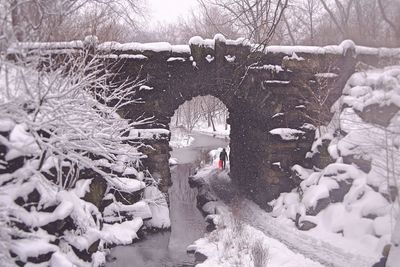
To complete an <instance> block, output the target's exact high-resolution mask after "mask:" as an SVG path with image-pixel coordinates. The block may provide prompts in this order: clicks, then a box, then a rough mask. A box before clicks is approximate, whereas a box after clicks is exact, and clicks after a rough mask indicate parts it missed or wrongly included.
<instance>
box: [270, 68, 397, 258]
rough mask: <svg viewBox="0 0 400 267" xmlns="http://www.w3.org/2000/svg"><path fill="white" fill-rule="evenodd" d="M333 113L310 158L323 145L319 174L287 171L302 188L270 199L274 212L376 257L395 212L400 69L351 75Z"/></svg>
mask: <svg viewBox="0 0 400 267" xmlns="http://www.w3.org/2000/svg"><path fill="white" fill-rule="evenodd" d="M332 111H333V112H334V115H333V118H332V120H331V122H330V123H329V124H328V125H326V126H322V127H320V128H321V131H320V132H318V133H317V135H316V140H315V142H314V144H313V146H312V151H311V152H310V153H309V155H308V156H312V155H313V154H315V153H318V149H319V148H320V147H321V146H322V144H325V146H326V151H327V153H328V154H329V157H330V161H331V162H328V163H327V165H326V166H324V167H323V168H322V169H319V168H318V167H314V169H305V168H303V167H301V166H299V165H295V166H293V168H292V170H293V172H294V173H296V176H297V177H298V178H299V179H300V180H301V183H300V186H299V187H298V188H296V189H294V190H293V191H292V192H289V193H282V194H281V195H280V197H279V198H278V199H276V200H274V201H272V202H271V204H272V206H273V213H272V214H273V215H274V216H284V217H286V218H290V219H291V220H293V221H294V222H295V224H296V226H297V228H299V229H301V230H309V229H312V228H314V229H313V230H312V231H314V232H315V233H321V232H329V233H336V234H338V235H340V236H343V237H345V238H348V239H352V240H357V241H358V242H360V243H363V245H365V246H367V247H368V248H369V249H371V251H374V252H375V253H376V255H380V253H381V251H382V248H383V247H384V246H385V245H386V244H389V243H390V239H391V236H392V234H393V232H394V225H395V224H394V223H393V222H394V221H395V218H396V217H397V214H399V212H400V207H399V203H400V202H399V201H400V200H399V188H400V187H399V185H400V168H399V166H398V162H399V161H400V66H393V67H388V68H385V69H380V70H369V71H366V72H360V73H355V74H354V75H353V76H352V77H351V78H350V79H349V80H348V82H347V84H346V86H345V88H344V90H343V95H342V96H341V98H340V99H339V100H338V101H337V102H336V103H335V104H334V105H333V107H332Z"/></svg>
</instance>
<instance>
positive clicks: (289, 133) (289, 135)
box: [269, 128, 305, 140]
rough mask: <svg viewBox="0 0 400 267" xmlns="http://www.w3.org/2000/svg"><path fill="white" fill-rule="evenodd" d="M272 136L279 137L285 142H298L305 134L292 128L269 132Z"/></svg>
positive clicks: (276, 129)
mask: <svg viewBox="0 0 400 267" xmlns="http://www.w3.org/2000/svg"><path fill="white" fill-rule="evenodd" d="M269 133H270V134H272V135H279V136H280V137H281V138H282V139H283V140H298V139H299V136H300V135H304V134H305V132H303V131H300V130H297V129H291V128H275V129H273V130H271V131H269Z"/></svg>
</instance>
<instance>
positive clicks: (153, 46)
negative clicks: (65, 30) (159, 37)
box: [97, 42, 190, 54]
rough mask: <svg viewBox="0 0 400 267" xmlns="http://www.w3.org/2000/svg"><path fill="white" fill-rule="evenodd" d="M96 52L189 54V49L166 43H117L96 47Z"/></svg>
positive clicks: (106, 43)
mask: <svg viewBox="0 0 400 267" xmlns="http://www.w3.org/2000/svg"><path fill="white" fill-rule="evenodd" d="M97 50H98V51H102V52H107V51H111V50H116V51H140V52H144V51H153V52H172V53H182V54H190V47H189V46H188V45H171V44H170V43H167V42H155V43H124V44H121V43H118V42H105V43H102V44H99V45H98V46H97Z"/></svg>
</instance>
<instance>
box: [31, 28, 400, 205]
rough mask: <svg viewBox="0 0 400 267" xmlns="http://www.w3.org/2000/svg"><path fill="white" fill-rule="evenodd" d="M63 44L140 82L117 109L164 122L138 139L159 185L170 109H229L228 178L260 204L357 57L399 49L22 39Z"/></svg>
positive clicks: (300, 156) (164, 176)
mask: <svg viewBox="0 0 400 267" xmlns="http://www.w3.org/2000/svg"><path fill="white" fill-rule="evenodd" d="M66 48H68V49H69V50H72V51H75V53H76V54H77V55H79V54H82V52H83V53H85V52H87V51H89V52H90V53H91V54H92V55H94V56H96V57H98V58H99V59H100V60H101V62H103V64H104V66H105V68H107V69H108V71H110V72H112V73H115V77H114V82H117V83H118V82H121V83H123V82H126V81H135V80H141V81H143V83H144V84H143V85H141V86H139V87H137V88H135V89H134V90H136V93H135V98H136V99H137V100H138V101H137V103H134V104H131V105H129V106H126V107H125V108H124V109H123V110H119V113H120V114H121V115H122V116H123V117H125V118H129V119H132V120H136V119H138V118H146V117H148V118H152V123H150V124H146V125H143V128H147V129H142V130H141V131H142V132H143V133H144V135H145V133H146V132H151V131H154V129H164V132H162V131H161V132H160V131H158V133H161V134H155V135H154V136H150V137H148V138H147V137H146V143H147V144H148V146H147V147H144V148H142V151H143V152H144V153H146V154H147V155H148V159H147V160H145V162H144V163H145V165H146V166H147V167H148V168H149V170H150V171H151V172H152V173H153V174H154V175H155V176H158V177H159V178H161V183H160V187H161V189H162V190H164V191H166V189H167V187H168V186H169V185H170V171H169V166H168V159H169V145H168V141H169V138H170V136H169V135H168V134H167V133H165V129H169V123H170V120H171V117H172V116H173V114H174V112H175V110H176V109H177V108H178V107H179V105H181V104H183V103H184V102H185V101H188V100H191V99H192V98H194V97H197V96H205V95H212V96H214V97H216V98H218V99H220V100H221V101H222V102H223V103H224V104H225V105H226V107H227V108H228V111H229V119H228V123H229V124H230V126H231V133H230V147H231V153H230V160H231V170H230V174H231V177H232V180H233V181H235V182H236V183H237V184H239V185H240V186H241V187H242V188H243V189H244V190H245V191H246V192H248V193H249V195H250V196H251V197H252V198H253V199H254V200H255V201H256V202H257V203H258V204H260V205H261V206H264V207H265V206H266V205H267V202H268V201H270V200H272V199H274V198H275V197H277V196H278V195H279V193H281V192H284V191H289V190H291V189H292V188H293V187H294V186H295V185H296V184H295V181H294V180H292V179H291V166H293V165H294V164H301V165H303V166H306V165H307V164H309V162H308V161H307V160H305V158H306V153H307V152H308V151H310V149H311V145H312V142H313V140H314V136H315V130H316V127H317V126H318V125H319V124H321V123H326V122H327V121H328V120H330V116H331V114H330V111H329V110H330V107H331V106H332V104H333V103H334V102H335V101H336V100H337V99H338V97H339V96H340V95H341V92H342V89H343V86H344V85H345V83H346V81H347V80H348V78H349V77H350V75H351V74H352V73H353V72H354V71H355V70H356V68H357V66H359V65H360V64H359V63H360V62H361V63H363V64H369V65H375V66H382V65H388V64H390V63H393V62H391V60H393V59H395V60H396V62H398V59H399V57H400V56H399V54H400V53H399V51H398V49H377V48H366V47H358V46H356V45H354V43H353V42H351V41H344V42H343V43H342V44H340V45H338V46H327V47H312V46H266V47H264V46H258V45H255V44H251V43H249V42H247V41H246V40H244V39H238V40H235V41H233V40H226V39H225V38H224V37H223V36H221V35H216V36H215V37H214V39H205V40H203V39H202V38H200V37H193V38H192V39H191V40H190V41H189V45H170V44H169V43H148V44H140V43H127V44H120V43H115V42H107V43H100V44H99V43H97V42H95V41H93V39H87V40H86V41H84V42H80V41H77V42H73V43H65V44H64V45H63V44H60V43H58V44H57V45H56V46H52V45H51V43H43V44H36V45H34V46H32V44H30V45H29V44H26V45H25V46H23V49H25V50H26V49H28V50H29V51H30V52H31V53H32V52H34V51H40V53H41V55H43V54H48V55H50V56H51V57H59V56H60V55H62V54H63V53H64V52H63V51H65V50H66ZM77 51H78V52H79V53H78V52H77ZM141 131H138V133H139V132H141ZM144 135H142V136H138V138H143V136H144Z"/></svg>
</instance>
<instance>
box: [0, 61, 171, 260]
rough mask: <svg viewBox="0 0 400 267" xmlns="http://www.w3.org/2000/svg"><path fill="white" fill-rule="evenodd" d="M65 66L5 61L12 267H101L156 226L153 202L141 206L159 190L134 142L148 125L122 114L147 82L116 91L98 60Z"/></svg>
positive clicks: (2, 150)
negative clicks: (110, 252) (37, 266)
mask: <svg viewBox="0 0 400 267" xmlns="http://www.w3.org/2000/svg"><path fill="white" fill-rule="evenodd" d="M42 63H43V62H42ZM45 63H46V64H49V63H51V62H45ZM64 63H65V65H63V64H64ZM64 63H60V62H58V64H60V65H56V66H54V65H51V64H50V65H46V64H42V65H41V68H39V67H38V65H36V64H37V61H32V62H31V64H30V63H28V62H26V61H25V62H22V63H21V64H17V63H12V62H9V61H5V60H1V61H0V110H1V111H2V112H1V114H0V210H1V211H4V214H5V215H4V216H3V217H4V220H3V217H1V218H0V224H1V229H0V231H1V233H0V239H1V240H0V246H2V247H6V249H5V250H2V252H4V256H3V255H1V257H2V258H4V259H5V260H4V262H5V263H4V264H6V262H7V260H9V259H11V261H13V262H20V263H25V262H35V263H45V262H48V265H50V266H69V265H71V264H74V265H75V266H99V265H101V264H103V263H104V259H105V257H104V248H106V247H107V246H109V245H118V244H129V243H131V242H132V241H133V239H136V238H137V231H138V230H139V229H140V228H141V227H142V225H143V219H147V218H151V217H152V213H151V212H152V211H153V210H151V209H150V208H151V205H149V202H150V200H149V201H147V200H143V201H141V202H137V203H134V202H136V201H137V199H138V197H139V198H142V196H141V195H142V194H143V192H144V189H145V187H146V185H149V184H152V185H156V183H155V181H154V180H153V179H152V178H151V177H150V176H149V175H147V172H145V171H144V170H143V167H142V166H141V158H143V157H144V155H143V154H142V153H140V152H138V150H137V146H139V145H140V143H137V141H136V139H135V138H136V137H135V136H131V135H130V131H131V129H133V127H135V126H136V125H137V124H139V123H145V122H146V121H145V120H144V121H141V122H132V121H129V120H126V119H123V118H121V117H120V116H119V115H118V113H117V111H118V109H119V108H121V107H122V106H124V105H127V104H130V103H132V102H134V101H135V100H134V94H135V90H136V88H137V86H138V85H140V84H141V83H140V81H135V82H133V83H129V84H128V83H123V84H121V85H120V86H117V85H113V84H110V82H109V81H110V79H111V78H112V76H111V75H110V74H108V73H107V72H104V71H103V70H104V68H102V67H103V66H102V65H101V62H99V61H97V60H95V59H92V60H91V61H88V60H87V59H83V60H74V61H68V62H64ZM46 66H47V67H46ZM130 196H133V197H131V198H130V200H131V201H128V200H129V199H128V200H127V199H126V198H129V197H130ZM161 197H163V195H162V196H161ZM164 200H165V199H164ZM167 209H168V208H167ZM103 210H104V212H101V211H103ZM154 212H158V210H154ZM163 212H164V214H167V215H166V216H165V217H167V219H168V222H166V221H165V222H164V223H165V224H167V223H169V216H168V210H167V211H163ZM127 220H129V221H127Z"/></svg>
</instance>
